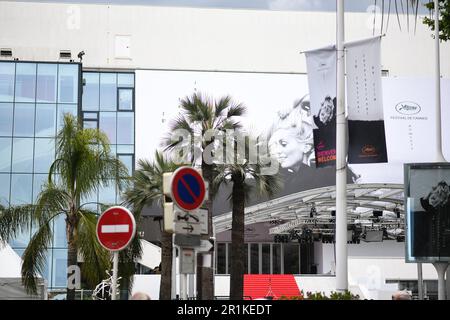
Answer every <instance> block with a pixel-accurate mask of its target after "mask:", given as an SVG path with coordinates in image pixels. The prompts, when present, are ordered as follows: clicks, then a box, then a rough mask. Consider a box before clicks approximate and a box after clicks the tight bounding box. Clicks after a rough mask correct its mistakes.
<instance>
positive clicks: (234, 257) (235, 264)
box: [230, 179, 245, 300]
mask: <svg viewBox="0 0 450 320" xmlns="http://www.w3.org/2000/svg"><path fill="white" fill-rule="evenodd" d="M232 199H233V209H232V210H233V211H232V214H233V216H232V222H231V274H230V299H231V300H242V299H243V296H244V273H245V270H244V218H245V215H244V212H245V195H244V183H243V182H242V180H241V179H238V181H234V182H233V193H232Z"/></svg>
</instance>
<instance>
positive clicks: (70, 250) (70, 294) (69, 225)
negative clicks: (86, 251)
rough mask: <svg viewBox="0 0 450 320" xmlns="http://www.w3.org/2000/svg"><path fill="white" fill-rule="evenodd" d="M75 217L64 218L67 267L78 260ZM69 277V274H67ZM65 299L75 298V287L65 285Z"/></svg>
mask: <svg viewBox="0 0 450 320" xmlns="http://www.w3.org/2000/svg"><path fill="white" fill-rule="evenodd" d="M76 223H77V221H76V219H75V218H74V215H71V216H69V217H67V218H66V234H67V268H69V267H70V266H76V265H77V262H78V248H77V244H76V241H75V226H76ZM67 277H69V274H67ZM67 300H75V288H72V289H69V286H67Z"/></svg>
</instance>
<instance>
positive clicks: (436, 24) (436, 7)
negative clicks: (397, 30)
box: [434, 0, 446, 162]
mask: <svg viewBox="0 0 450 320" xmlns="http://www.w3.org/2000/svg"><path fill="white" fill-rule="evenodd" d="M434 38H435V39H434V51H435V52H434V53H435V63H434V67H435V70H434V72H435V96H436V97H435V99H436V106H435V108H436V151H437V159H436V160H437V161H438V162H446V161H445V159H444V157H443V155H442V133H441V58H440V52H439V1H438V0H434Z"/></svg>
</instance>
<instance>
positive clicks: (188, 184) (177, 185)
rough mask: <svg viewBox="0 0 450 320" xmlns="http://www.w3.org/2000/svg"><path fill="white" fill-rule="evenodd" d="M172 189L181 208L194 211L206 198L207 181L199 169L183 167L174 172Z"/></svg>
mask: <svg viewBox="0 0 450 320" xmlns="http://www.w3.org/2000/svg"><path fill="white" fill-rule="evenodd" d="M171 191H172V198H173V200H174V201H175V203H176V204H177V205H178V206H179V207H180V208H181V209H183V210H187V211H192V210H195V209H197V208H199V207H200V206H201V205H202V203H203V200H205V193H206V187H205V181H204V180H203V177H202V176H201V175H200V173H199V172H198V171H197V170H195V169H193V168H191V167H181V168H178V169H177V170H176V171H175V172H174V173H173V177H172V186H171Z"/></svg>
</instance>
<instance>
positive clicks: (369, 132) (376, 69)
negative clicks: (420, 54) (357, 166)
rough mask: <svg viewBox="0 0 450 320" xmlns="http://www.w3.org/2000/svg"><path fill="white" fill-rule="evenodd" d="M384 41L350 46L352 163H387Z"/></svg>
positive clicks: (349, 132) (358, 43)
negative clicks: (384, 118) (383, 68)
mask: <svg viewBox="0 0 450 320" xmlns="http://www.w3.org/2000/svg"><path fill="white" fill-rule="evenodd" d="M380 42H381V37H375V38H370V39H365V40H361V41H357V42H351V43H346V45H345V48H346V72H347V97H346V102H347V106H348V109H347V110H348V136H349V145H348V162H349V163H378V162H387V151H386V137H385V130H384V120H383V98H382V90H381V61H380Z"/></svg>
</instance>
